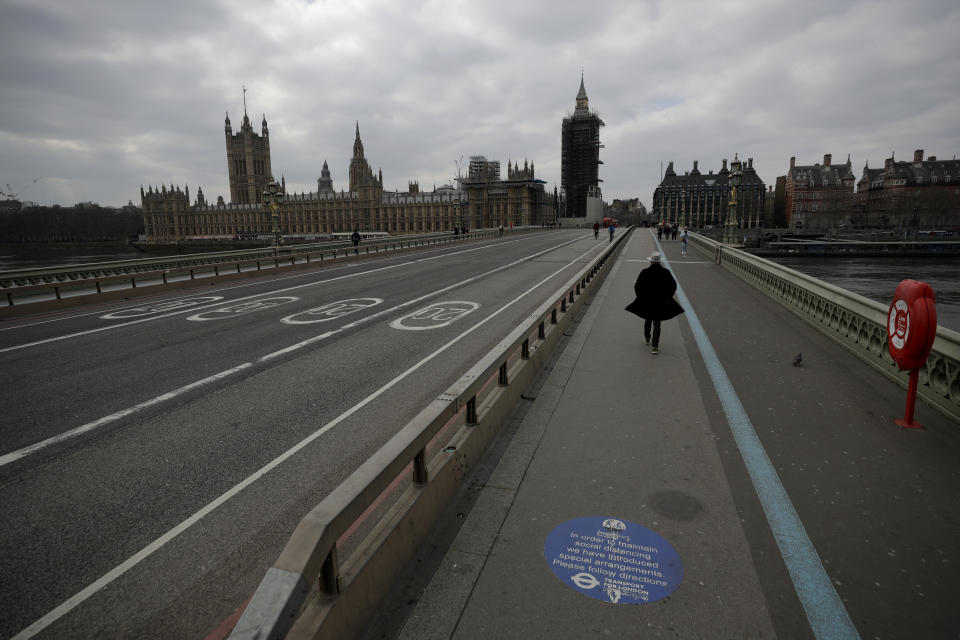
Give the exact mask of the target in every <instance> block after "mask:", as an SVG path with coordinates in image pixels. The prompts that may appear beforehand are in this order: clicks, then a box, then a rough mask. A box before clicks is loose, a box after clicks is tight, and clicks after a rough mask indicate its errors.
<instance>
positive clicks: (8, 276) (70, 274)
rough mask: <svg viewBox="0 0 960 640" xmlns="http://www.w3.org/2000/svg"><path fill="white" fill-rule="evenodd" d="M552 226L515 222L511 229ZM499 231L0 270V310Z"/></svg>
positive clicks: (222, 277) (155, 289)
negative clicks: (356, 244)
mask: <svg viewBox="0 0 960 640" xmlns="http://www.w3.org/2000/svg"><path fill="white" fill-rule="evenodd" d="M553 229H554V227H516V228H514V229H511V230H510V233H528V232H533V231H547V230H553ZM497 235H499V234H498V232H497V230H496V229H480V230H473V231H470V232H469V233H468V234H466V235H453V234H451V233H433V234H424V235H409V236H394V237H386V238H383V239H379V238H378V239H376V240H365V241H363V242H362V243H361V244H360V246H359V247H356V248H355V247H354V246H353V243H351V242H332V243H319V244H304V245H287V246H282V247H278V248H260V249H246V250H238V251H221V252H213V253H197V254H190V255H181V256H167V257H156V258H141V259H138V260H122V261H118V262H102V263H93V264H79V265H69V266H57V267H45V268H39V269H24V270H19V271H4V272H0V290H2V291H3V293H4V297H5V298H6V305H2V303H0V316H2V315H14V314H18V313H25V312H30V311H36V310H43V309H48V308H52V307H59V306H62V305H64V304H71V303H72V304H86V303H89V302H95V301H100V300H107V299H111V298H128V297H131V296H133V295H143V294H146V293H156V292H158V291H166V290H170V289H175V288H186V287H192V286H196V285H200V284H214V283H216V282H220V281H226V280H233V279H236V278H245V277H249V276H250V275H251V274H256V273H258V272H260V271H262V270H264V269H277V270H282V269H289V268H303V267H305V266H313V265H316V264H317V263H322V262H324V261H330V260H343V259H350V258H354V257H356V256H357V255H359V254H363V255H368V254H380V253H386V252H396V251H404V250H409V249H416V248H420V247H429V246H433V245H439V244H446V243H449V242H461V241H463V240H470V239H477V238H489V237H494V236H497Z"/></svg>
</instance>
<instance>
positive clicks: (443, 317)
mask: <svg viewBox="0 0 960 640" xmlns="http://www.w3.org/2000/svg"><path fill="white" fill-rule="evenodd" d="M479 308H480V305H479V304H477V303H476V302H466V301H463V300H451V301H444V302H434V303H433V304H431V305H429V306H426V307H424V308H422V309H417V310H416V311H414V312H413V313H408V314H407V315H405V316H403V317H401V318H397V319H396V320H394V321H393V322H391V323H390V326H391V327H393V328H394V329H404V330H406V331H426V330H429V329H439V328H440V327H446V326H447V325H449V324H452V323H453V322H456V321H457V320H459V319H460V318H462V317H464V316H465V315H467V314H468V313H471V312H473V311H476V310H477V309H479Z"/></svg>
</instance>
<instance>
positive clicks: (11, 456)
mask: <svg viewBox="0 0 960 640" xmlns="http://www.w3.org/2000/svg"><path fill="white" fill-rule="evenodd" d="M564 244H568V243H562V244H560V245H557V247H561V246H563V245H564ZM557 247H554V248H557ZM552 250H553V249H548V250H546V251H542V252H539V253H535V254H532V255H531V256H528V257H527V258H521V259H520V260H517V261H515V262H511V263H509V264H507V265H504V266H502V267H497V268H495V269H492V270H490V271H487V272H486V273H483V274H480V275H477V276H472V277H470V278H467V279H466V280H462V281H460V282H457V283H454V284H452V285H449V286H446V287H443V288H442V289H438V290H436V291H433V292H431V293H428V294H425V295H422V296H418V297H416V298H413V299H411V300H407V301H406V302H403V303H401V304H398V305H395V306H393V307H390V308H389V309H385V310H384V311H381V312H379V313H375V314H373V315H371V316H367V317H366V318H362V319H360V320H357V321H355V322H351V323H350V324H346V325H344V326H342V327H340V328H339V329H334V330H331V331H327V332H326V333H321V334H320V335H317V336H314V337H312V338H308V339H307V340H302V341H300V342H297V343H295V344H292V345H290V346H288V347H284V348H283V349H280V350H278V351H274V352H272V353H268V354H266V355H264V356H261V357H259V358H258V359H257V362H268V361H270V360H273V359H275V358H278V357H280V356H282V355H286V354H288V353H292V352H294V351H296V350H298V349H301V348H303V347H306V346H309V345H311V344H315V343H317V342H320V341H321V340H325V339H327V338H329V337H330V336H333V335H336V334H338V333H340V332H341V331H343V330H344V329H352V328H353V327H357V326H359V325H361V324H365V323H367V322H370V321H371V320H373V319H375V318H378V317H380V316H382V315H384V314H387V313H392V312H394V311H397V310H399V309H403V308H405V307H408V306H410V305H413V304H416V303H418V302H421V301H422V300H425V299H427V298H430V297H433V296H436V295H439V294H441V293H444V292H446V291H449V290H450V289H454V288H456V287H460V286H463V285H464V284H467V283H470V282H473V281H474V280H476V279H478V278H481V277H483V276H485V275H489V274H492V273H496V272H497V271H501V270H503V269H506V268H508V267H510V266H513V265H516V264H519V263H520V262H523V261H525V260H529V259H532V258H535V257H537V256H539V255H542V254H543V253H547V252H548V251H552ZM577 259H579V258H577ZM405 264H409V263H405ZM376 271H379V269H376ZM366 273H370V272H366ZM341 277H348V276H341ZM336 279H337V280H339V279H340V278H336ZM328 282H329V281H328ZM251 297H255V296H251ZM195 309H196V308H195V307H194V308H193V309H190V310H191V311H192V310H195ZM168 315H176V314H175V313H171V314H168ZM142 321H143V320H135V321H133V322H130V323H127V324H134V323H136V322H142ZM114 326H117V325H114ZM0 353H2V350H0ZM250 366H253V363H250V362H247V363H244V364H242V365H238V366H236V367H233V368H232V369H227V370H226V371H222V372H220V373H218V374H214V375H213V376H210V377H209V378H204V379H203V380H199V381H197V382H192V383H190V384H188V385H186V386H184V387H180V388H179V389H175V390H173V391H169V392H167V393H164V394H161V395H159V396H157V397H155V398H152V399H150V400H146V401H144V402H141V403H140V404H137V405H134V406H133V407H130V408H128V409H124V410H122V411H118V412H116V413H112V414H110V415H108V416H104V417H102V418H100V419H98V420H94V421H93V422H89V423H87V424H85V425H81V426H79V427H76V428H74V429H71V430H69V431H66V432H64V433H62V434H60V435H58V436H54V437H52V438H48V439H46V440H44V441H42V442H38V443H35V444H32V445H30V446H28V447H24V448H23V449H19V450H17V451H13V452H11V453H8V454H6V455H4V456H2V457H0V461H2V463H0V467H2V466H3V465H5V464H9V463H10V462H14V461H16V460H19V459H21V458H24V457H26V456H28V455H30V454H31V453H35V452H36V451H39V450H40V449H43V448H45V447H47V446H49V445H51V444H55V443H57V442H60V441H61V440H65V439H67V438H72V437H74V436H77V435H80V434H81V433H86V432H88V431H90V430H92V429H95V428H97V427H101V426H103V425H105V424H109V423H111V422H116V421H117V420H120V419H122V418H125V417H127V416H129V415H132V414H133V413H136V412H137V411H140V410H141V409H145V408H147V407H151V406H154V405H155V404H158V403H160V402H164V401H166V400H170V399H173V398H175V397H177V396H179V395H181V394H182V393H184V392H186V391H189V390H190V389H193V388H195V387H197V386H201V385H203V384H206V383H207V382H210V381H213V380H217V379H221V378H226V377H227V376H230V375H233V374H235V373H238V372H240V371H242V370H244V369H246V368H248V367H250Z"/></svg>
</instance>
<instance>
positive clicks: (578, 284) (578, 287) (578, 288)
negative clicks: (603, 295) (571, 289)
mask: <svg viewBox="0 0 960 640" xmlns="http://www.w3.org/2000/svg"><path fill="white" fill-rule="evenodd" d="M576 291H577V295H580V283H579V282H578V283H577V288H576ZM572 295H573V294H572V293H571V296H572ZM571 302H573V300H571Z"/></svg>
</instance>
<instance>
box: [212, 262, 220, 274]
mask: <svg viewBox="0 0 960 640" xmlns="http://www.w3.org/2000/svg"><path fill="white" fill-rule="evenodd" d="M213 275H215V276H219V275H220V267H218V266H217V265H213Z"/></svg>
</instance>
